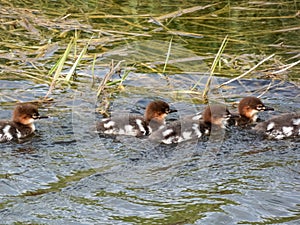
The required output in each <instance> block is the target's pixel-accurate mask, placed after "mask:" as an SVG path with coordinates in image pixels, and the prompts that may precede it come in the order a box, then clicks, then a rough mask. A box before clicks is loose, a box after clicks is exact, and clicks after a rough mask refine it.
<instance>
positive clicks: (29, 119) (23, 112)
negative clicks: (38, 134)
mask: <svg viewBox="0 0 300 225" xmlns="http://www.w3.org/2000/svg"><path fill="white" fill-rule="evenodd" d="M38 118H39V112H38V109H37V107H36V106H35V105H33V104H31V103H19V104H18V105H17V106H16V108H15V110H14V114H13V121H14V122H16V123H21V124H24V125H28V124H31V123H33V121H34V120H35V119H38Z"/></svg>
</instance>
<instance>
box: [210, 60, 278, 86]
mask: <svg viewBox="0 0 300 225" xmlns="http://www.w3.org/2000/svg"><path fill="white" fill-rule="evenodd" d="M274 55H275V54H272V55H270V56H268V57H267V58H265V59H263V60H262V61H260V62H259V63H257V64H256V65H255V66H254V67H252V68H251V69H250V70H248V71H246V72H245V73H243V74H242V75H240V76H238V77H235V78H233V79H231V80H229V81H226V82H224V83H223V84H220V85H219V86H217V87H216V88H220V87H222V86H224V85H227V84H230V83H231V82H233V81H236V80H238V79H241V78H242V77H244V76H246V75H247V74H249V73H251V72H252V71H253V70H255V69H256V68H257V67H259V66H260V65H261V64H263V63H264V62H265V61H267V60H269V59H271V58H272V57H273V56H274Z"/></svg>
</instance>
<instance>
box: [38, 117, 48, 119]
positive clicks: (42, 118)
mask: <svg viewBox="0 0 300 225" xmlns="http://www.w3.org/2000/svg"><path fill="white" fill-rule="evenodd" d="M48 118H50V116H39V117H38V118H37V119H48Z"/></svg>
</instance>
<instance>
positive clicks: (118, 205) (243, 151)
mask: <svg viewBox="0 0 300 225" xmlns="http://www.w3.org/2000/svg"><path fill="white" fill-rule="evenodd" d="M172 79H174V82H179V80H177V81H176V79H180V76H178V77H176V76H174V77H172ZM185 79H186V77H185ZM185 79H184V80H183V81H182V82H185ZM225 80H226V79H223V78H218V80H217V81H216V82H218V83H222V82H224V81H225ZM1 82H4V83H5V85H6V86H8V87H9V86H13V85H12V82H13V81H1ZM127 82H128V83H130V84H131V85H134V83H135V81H134V80H130V79H129V80H128V81H127ZM241 82H242V83H243V84H244V85H245V86H247V89H248V91H250V92H251V89H253V90H257V86H260V87H263V86H264V85H268V84H269V81H264V80H251V81H250V80H242V81H239V82H236V83H234V84H232V86H233V87H235V88H234V89H232V90H228V91H225V92H223V93H222V95H220V94H218V95H216V94H214V95H213V96H212V97H214V98H215V99H218V98H220V97H221V98H223V99H222V101H224V100H225V101H229V102H228V104H229V103H230V102H231V101H234V100H236V101H237V100H239V99H240V96H243V94H241V92H242V88H243V87H244V86H243V85H242V86H241ZM151 83H153V84H155V85H156V86H157V88H158V89H159V88H161V87H163V86H164V84H163V83H161V84H160V85H161V87H159V86H158V85H159V84H158V83H157V80H156V79H155V76H153V79H152V78H151V76H149V80H148V84H149V85H151ZM274 84H275V86H274V88H270V89H269V90H268V92H267V93H266V95H265V96H264V102H266V104H268V105H271V106H273V107H274V108H276V109H277V111H274V112H270V113H265V114H261V117H262V118H267V117H269V116H271V115H273V114H277V113H280V112H282V111H285V110H287V109H288V110H294V111H295V110H299V102H297V101H295V99H294V96H295V95H299V89H298V88H297V87H296V86H295V85H293V84H291V83H281V82H279V81H278V82H275V83H274ZM26 85H29V86H30V85H33V84H30V82H29V83H26ZM252 85H253V86H252ZM291 87H293V88H291ZM83 88H85V89H87V90H86V91H83V90H84V89H83ZM88 88H89V87H88V86H83V87H77V90H76V91H69V92H66V93H64V94H63V95H61V97H60V101H54V102H52V103H50V104H47V105H43V106H42V109H41V111H44V113H47V114H49V115H50V116H52V117H51V118H50V119H49V120H41V121H38V123H37V125H36V126H37V128H38V131H37V132H36V134H35V136H33V137H32V138H31V139H29V140H26V141H25V142H24V143H19V144H18V143H6V144H3V145H1V153H0V154H1V167H0V171H1V172H0V186H1V187H0V190H1V204H0V213H1V217H2V221H4V222H5V223H14V222H17V221H18V222H23V223H53V222H54V223H60V222H61V223H62V222H64V223H65V222H70V223H78V224H87V223H105V224H117V223H122V224H155V223H157V224H193V223H196V224H251V223H252V224H276V223H280V222H284V223H287V224H296V223H297V222H296V221H297V220H299V217H298V214H299V204H300V200H299V199H300V198H299V190H298V188H299V170H298V166H299V165H298V164H299V140H282V141H268V140H262V139H260V138H259V137H257V136H256V135H255V134H254V133H249V130H242V129H237V128H232V129H230V130H228V131H227V133H226V135H225V136H224V138H222V139H215V140H211V139H208V140H206V141H205V142H196V141H194V142H193V141H191V142H186V143H181V144H178V145H174V146H165V145H157V144H153V143H151V142H148V141H147V139H137V138H134V137H123V136H120V137H116V138H103V137H99V136H98V135H96V134H95V133H94V130H93V124H94V122H95V121H96V119H97V118H98V117H99V115H97V114H95V113H94V112H95V105H96V104H97V100H95V97H94V96H93V94H91V93H92V92H91V91H88ZM146 88H147V86H146ZM172 88H173V89H174V87H172ZM178 88H180V85H179V86H178ZM175 89H176V87H175ZM278 90H280V91H278ZM281 90H284V91H281ZM46 91H47V88H46V87H44V89H43V87H40V90H39V92H44V93H46ZM18 92H19V87H18V86H16V88H15V89H13V88H12V89H7V90H6V95H7V96H9V95H10V93H18ZM21 92H22V90H21ZM227 92H228V96H229V98H228V100H227V99H226V98H225V97H224V96H227ZM229 93H230V95H229ZM62 96H63V97H62ZM148 96H151V95H147V94H144V95H143V94H141V95H138V94H135V93H134V92H133V93H132V96H128V97H127V96H125V95H124V96H122V97H120V98H118V99H116V101H115V103H114V107H113V110H116V111H118V110H121V109H124V108H126V109H130V108H131V111H134V112H135V113H141V114H142V112H143V110H144V107H145V106H146V104H147V102H148V100H149V99H148V100H147V98H149V97H148ZM283 99H284V101H283ZM165 100H166V101H168V102H171V103H172V99H169V98H167V99H165ZM174 106H175V107H176V106H178V109H179V112H178V114H177V115H174V118H173V119H176V118H178V117H180V116H183V115H186V114H189V113H195V112H196V111H199V110H201V109H203V108H204V105H199V106H197V107H195V106H194V104H192V103H189V102H178V103H177V104H174ZM232 107H233V106H230V108H232ZM2 108H5V111H4V113H3V114H2V113H1V117H2V116H3V117H7V115H9V113H10V112H9V110H10V109H12V108H13V105H12V104H10V105H9V106H5V104H4V105H3V106H2ZM188 108H189V109H190V110H186V109H188ZM232 110H235V109H232Z"/></svg>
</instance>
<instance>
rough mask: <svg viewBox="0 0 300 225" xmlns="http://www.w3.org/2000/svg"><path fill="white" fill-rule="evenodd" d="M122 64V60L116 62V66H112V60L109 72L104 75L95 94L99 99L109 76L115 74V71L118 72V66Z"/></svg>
mask: <svg viewBox="0 0 300 225" xmlns="http://www.w3.org/2000/svg"><path fill="white" fill-rule="evenodd" d="M122 62H124V60H123V61H120V62H118V63H117V65H116V66H114V62H113V60H112V63H111V67H110V70H109V71H108V73H107V74H105V76H104V78H103V80H102V81H101V83H100V85H99V88H98V92H97V97H99V96H100V95H101V93H102V91H103V90H104V88H105V85H106V83H107V81H108V80H109V79H110V78H111V76H112V75H113V74H115V72H116V71H117V70H119V68H120V65H121V63H122Z"/></svg>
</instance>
